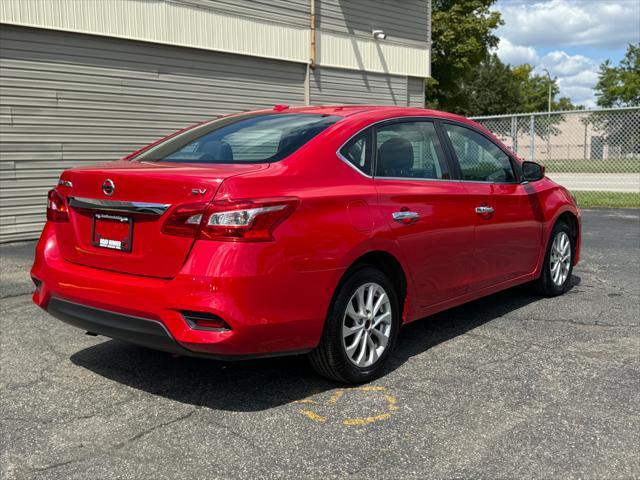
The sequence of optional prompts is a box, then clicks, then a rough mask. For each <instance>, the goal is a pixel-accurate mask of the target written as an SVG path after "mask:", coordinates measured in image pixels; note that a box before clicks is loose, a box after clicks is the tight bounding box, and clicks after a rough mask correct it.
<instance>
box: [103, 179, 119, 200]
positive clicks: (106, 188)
mask: <svg viewBox="0 0 640 480" xmlns="http://www.w3.org/2000/svg"><path fill="white" fill-rule="evenodd" d="M115 191H116V184H115V183H113V180H111V179H110V178H107V179H106V180H105V181H104V183H103V184H102V192H103V193H104V194H105V195H106V196H108V197H110V196H111V195H113V192H115Z"/></svg>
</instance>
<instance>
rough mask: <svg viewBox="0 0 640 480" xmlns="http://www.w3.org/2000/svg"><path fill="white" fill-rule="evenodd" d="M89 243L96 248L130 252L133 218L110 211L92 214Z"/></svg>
mask: <svg viewBox="0 0 640 480" xmlns="http://www.w3.org/2000/svg"><path fill="white" fill-rule="evenodd" d="M91 244H92V245H93V246H94V247H98V248H106V249H109V250H116V251H118V252H130V251H131V248H132V244H133V218H131V217H124V216H122V215H113V214H110V213H96V214H94V216H93V229H92V233H91Z"/></svg>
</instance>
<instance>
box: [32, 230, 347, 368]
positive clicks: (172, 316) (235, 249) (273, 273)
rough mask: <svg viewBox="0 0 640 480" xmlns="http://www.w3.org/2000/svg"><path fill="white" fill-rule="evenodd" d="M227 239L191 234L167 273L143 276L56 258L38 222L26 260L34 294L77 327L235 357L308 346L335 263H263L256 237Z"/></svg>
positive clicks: (314, 338) (316, 334)
mask: <svg viewBox="0 0 640 480" xmlns="http://www.w3.org/2000/svg"><path fill="white" fill-rule="evenodd" d="M227 243H228V245H224V247H222V248H220V247H219V248H217V249H216V250H215V251H214V249H211V250H209V251H207V250H206V249H209V248H211V247H210V245H209V244H208V242H202V244H201V245H198V244H196V246H194V249H193V251H192V252H191V255H190V259H189V261H187V262H186V264H185V266H184V267H183V268H182V270H181V272H180V273H179V274H178V275H177V276H176V277H175V278H173V279H160V278H149V277H142V276H136V275H128V274H122V273H117V272H111V271H107V270H100V269H96V268H92V267H87V266H83V265H78V264H75V263H71V262H69V261H67V260H65V259H64V258H62V255H61V253H60V251H59V249H58V245H57V239H56V235H55V229H53V228H50V225H47V226H46V227H45V229H44V230H43V233H42V236H41V239H40V242H39V243H38V247H37V249H36V257H35V262H34V265H33V268H32V270H31V273H32V276H33V277H35V278H36V279H37V280H38V281H39V282H41V283H40V285H39V287H38V288H37V289H36V291H35V292H34V294H33V301H34V302H35V303H36V304H37V305H38V306H40V307H41V308H43V309H45V310H47V311H48V312H49V313H50V314H51V315H53V316H54V317H57V318H59V319H61V320H62V321H64V322H66V323H69V324H71V325H74V326H76V327H78V328H81V329H83V330H85V331H90V332H93V333H97V334H101V335H105V336H107V337H111V338H116V339H120V340H124V341H127V342H131V343H136V344H139V345H144V346H147V347H151V348H155V349H158V350H165V351H169V352H172V353H179V354H184V355H192V356H207V357H215V358H230V359H240V358H254V357H262V356H272V355H282V354H295V353H300V352H303V351H309V350H310V349H312V348H314V347H315V346H316V345H317V344H318V341H319V339H320V335H321V333H322V328H323V325H324V318H325V316H326V309H327V308H328V305H329V302H330V300H331V294H332V292H333V290H334V288H335V283H337V279H338V278H339V277H340V275H341V272H340V271H337V270H331V271H319V272H296V271H294V270H293V269H291V268H290V267H289V266H288V264H287V262H283V261H282V257H278V256H273V255H271V256H269V257H268V258H274V262H277V263H274V264H269V263H266V264H265V261H264V260H263V258H262V257H259V256H258V253H259V252H258V253H257V251H256V249H258V248H264V246H260V245H258V244H253V245H251V244H248V245H247V247H248V249H252V250H243V251H242V252H240V251H239V249H240V248H245V247H244V245H243V246H239V245H237V244H233V243H231V242H227ZM257 256H258V260H260V261H255V260H256V257H257ZM231 257H234V258H238V259H242V261H241V262H239V263H238V266H236V264H235V263H232V262H231V261H230V260H231ZM251 259H253V260H254V261H250V260H251ZM221 265H225V266H226V267H228V268H225V269H224V271H223V269H221V267H220V266H221ZM258 268H260V271H258V270H257V269H258ZM214 270H215V274H212V272H213V271H214ZM182 311H189V312H203V313H208V314H212V315H216V316H218V317H220V318H222V319H223V320H224V321H225V322H226V323H227V324H228V325H229V326H230V329H228V330H220V331H212V330H199V329H196V328H192V326H191V325H189V323H188V322H187V321H186V320H185V318H184V317H183V316H182V314H181V312H182Z"/></svg>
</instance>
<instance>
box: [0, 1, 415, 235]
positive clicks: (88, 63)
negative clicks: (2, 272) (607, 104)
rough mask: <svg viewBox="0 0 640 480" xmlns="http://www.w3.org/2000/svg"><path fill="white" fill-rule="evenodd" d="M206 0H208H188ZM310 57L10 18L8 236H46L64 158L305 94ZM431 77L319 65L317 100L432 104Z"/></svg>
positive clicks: (3, 54)
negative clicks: (295, 59) (164, 41)
mask: <svg viewBox="0 0 640 480" xmlns="http://www.w3.org/2000/svg"><path fill="white" fill-rule="evenodd" d="M184 1H204V0H184ZM305 68H306V67H305V65H303V64H296V63H291V62H283V61H277V60H267V59H259V58H256V57H249V56H241V55H230V54H224V53H217V52H212V51H204V50H196V49H188V48H179V47H170V46H163V45H157V44H151V43H143V42H135V41H128V40H121V39H114V38H106V37H99V36H91V35H82V34H74V33H64V32H57V31H52V30H39V29H33V28H27V27H14V26H9V25H2V28H1V29H0V241H11V240H19V239H29V238H36V237H37V236H38V234H39V232H40V230H41V228H42V225H43V222H44V216H45V215H44V210H45V200H46V199H45V196H46V192H47V190H49V189H50V188H51V187H53V186H54V185H55V183H56V180H57V178H58V176H59V174H60V172H61V170H63V169H65V168H68V167H72V166H76V165H82V164H89V163H92V162H99V161H107V160H114V159H117V158H120V157H121V156H123V155H125V154H127V153H129V152H132V151H134V150H135V149H137V148H139V147H140V146H142V145H145V144H147V143H149V142H151V141H153V140H155V139H157V138H159V137H161V136H163V135H165V134H167V133H169V132H172V131H174V130H176V129H178V128H181V127H184V126H186V125H189V124H192V123H194V122H197V121H201V120H204V119H207V118H211V117H213V116H215V115H219V114H225V113H230V112H237V111H241V110H249V109H255V108H263V107H270V106H273V105H274V104H276V103H285V104H290V105H301V104H303V103H304V72H305ZM422 90H423V88H422V79H415V78H407V77H402V76H387V75H382V74H376V73H365V72H357V71H348V70H339V69H329V68H316V69H315V70H313V72H312V77H311V82H310V94H311V102H312V103H315V104H328V103H368V104H371V103H377V104H397V105H407V104H411V105H412V106H422V104H423V95H424V92H423V91H422Z"/></svg>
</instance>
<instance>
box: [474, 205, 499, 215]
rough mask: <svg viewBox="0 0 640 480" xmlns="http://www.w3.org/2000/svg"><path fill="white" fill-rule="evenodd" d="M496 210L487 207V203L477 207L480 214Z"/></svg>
mask: <svg viewBox="0 0 640 480" xmlns="http://www.w3.org/2000/svg"><path fill="white" fill-rule="evenodd" d="M494 211H495V210H494V209H493V207H487V206H486V205H481V206H479V207H476V213H477V214H478V215H491V214H492V213H493V212H494Z"/></svg>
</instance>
